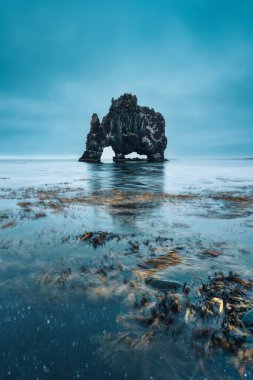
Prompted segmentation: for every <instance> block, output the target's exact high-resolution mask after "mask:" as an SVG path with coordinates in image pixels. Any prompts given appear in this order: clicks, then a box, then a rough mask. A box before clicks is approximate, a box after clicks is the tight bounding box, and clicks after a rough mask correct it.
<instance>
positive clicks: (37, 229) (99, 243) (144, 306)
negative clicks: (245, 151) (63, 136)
mask: <svg viewBox="0 0 253 380" xmlns="http://www.w3.org/2000/svg"><path fill="white" fill-rule="evenodd" d="M0 170H1V178H0V206H1V207H0V288H1V293H0V294H1V300H0V332H1V338H2V339H1V340H0V348H1V350H0V357H1V366H0V378H1V379H8V378H10V379H22V380H23V379H26V380H27V379H34V380H35V379H37V380H41V379H75V378H77V379H78V378H79V379H117V380H118V379H123V378H127V379H153V380H155V379H175V380H177V379H178V380H184V379H185V380H186V379H194V380H195V379H196V380H201V379H210V380H211V379H212V380H213V379H217V380H235V379H242V378H248V379H251V378H253V369H252V368H253V311H252V310H253V274H252V273H253V271H252V269H253V234H252V228H253V161H252V160H188V161H184V160H171V161H169V162H163V163H144V162H124V163H111V162H102V163H101V164H87V163H78V162H76V161H74V160H29V159H27V160H25V159H22V160H21V159H19V160H0Z"/></svg>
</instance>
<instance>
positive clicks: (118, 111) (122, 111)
mask: <svg viewBox="0 0 253 380" xmlns="http://www.w3.org/2000/svg"><path fill="white" fill-rule="evenodd" d="M90 125H91V128H90V132H89V133H88V135H87V141H86V150H85V152H84V154H83V155H82V157H81V158H80V159H79V161H91V162H99V161H100V158H101V155H102V153H103V149H104V148H105V147H108V146H111V147H112V149H113V150H114V152H115V157H114V161H124V160H126V158H125V155H127V154H129V153H132V152H136V153H137V154H140V155H146V156H147V160H148V161H164V151H165V149H166V145H167V138H166V136H165V120H164V118H163V116H162V115H161V114H160V113H159V112H155V111H154V110H153V108H151V109H150V108H148V107H142V106H139V105H137V98H136V96H135V95H132V94H124V95H122V96H120V97H119V98H118V99H116V100H114V99H112V103H111V107H110V109H109V113H108V114H107V115H106V116H105V117H104V118H103V120H102V122H101V123H100V120H99V118H98V116H97V114H93V116H92V119H91V123H90Z"/></svg>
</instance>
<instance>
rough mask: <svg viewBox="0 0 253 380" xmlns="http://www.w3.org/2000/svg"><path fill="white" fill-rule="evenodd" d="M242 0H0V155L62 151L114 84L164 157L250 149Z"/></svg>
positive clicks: (249, 56)
mask: <svg viewBox="0 0 253 380" xmlns="http://www.w3.org/2000/svg"><path fill="white" fill-rule="evenodd" d="M252 41H253V1H251V0H237V1H235V0H219V1H216V0H209V1H208V0H171V1H170V0H153V1H151V0H89V1H87V0H82V1H81V0H80V1H78V0H68V1H66V0H41V1H40V0H30V1H29V0H0V155H30V154H31V155H65V154H66V155H73V156H76V157H78V156H79V155H81V153H82V152H83V149H84V143H85V136H86V134H87V132H88V129H89V122H90V117H91V114H92V113H93V112H97V113H98V114H99V116H100V117H102V116H104V115H105V114H106V112H107V110H108V107H109V104H110V99H111V98H112V97H114V98H115V97H118V96H119V95H121V94H122V93H124V92H132V93H134V94H136V95H137V97H138V101H139V104H141V105H147V106H150V107H153V108H155V109H156V110H157V111H160V112H162V114H163V115H164V116H165V119H166V130H167V132H166V134H167V137H168V149H167V156H168V157H187V156H189V157H190V156H191V157H192V156H194V157H195V156H206V157H224V156H226V157H244V156H245V157H247V156H253V90H252V89H253V43H252Z"/></svg>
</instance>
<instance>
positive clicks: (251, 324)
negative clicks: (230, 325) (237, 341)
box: [242, 309, 253, 329]
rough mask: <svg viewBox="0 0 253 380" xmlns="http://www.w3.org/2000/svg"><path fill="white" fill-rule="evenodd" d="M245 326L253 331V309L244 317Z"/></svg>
mask: <svg viewBox="0 0 253 380" xmlns="http://www.w3.org/2000/svg"><path fill="white" fill-rule="evenodd" d="M242 322H243V323H244V325H245V326H246V327H248V328H250V329H253V309H252V310H249V311H247V312H246V313H245V314H244V316H243V317H242Z"/></svg>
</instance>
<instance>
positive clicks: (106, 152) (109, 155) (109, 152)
mask: <svg viewBox="0 0 253 380" xmlns="http://www.w3.org/2000/svg"><path fill="white" fill-rule="evenodd" d="M114 156H115V153H114V151H113V149H112V147H111V146H107V147H106V148H104V149H103V153H102V156H101V161H102V162H107V161H112V160H113V157H114Z"/></svg>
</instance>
